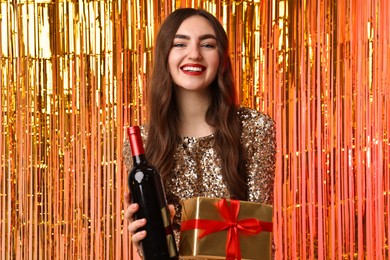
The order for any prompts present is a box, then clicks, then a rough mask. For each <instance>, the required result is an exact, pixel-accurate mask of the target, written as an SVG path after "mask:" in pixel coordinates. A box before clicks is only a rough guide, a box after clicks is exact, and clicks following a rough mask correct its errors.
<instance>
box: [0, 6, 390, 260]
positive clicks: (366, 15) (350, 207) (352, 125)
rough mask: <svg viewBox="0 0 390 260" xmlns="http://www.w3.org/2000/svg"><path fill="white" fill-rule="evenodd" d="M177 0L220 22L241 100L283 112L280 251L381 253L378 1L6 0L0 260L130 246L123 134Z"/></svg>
mask: <svg viewBox="0 0 390 260" xmlns="http://www.w3.org/2000/svg"><path fill="white" fill-rule="evenodd" d="M179 7H196V8H203V9H206V10H209V11H210V12H211V13H213V14H214V15H216V16H217V17H218V18H219V19H220V21H221V23H222V24H223V26H224V27H225V29H226V31H227V33H228V36H229V40H230V43H231V50H230V51H231V53H230V54H231V58H232V61H233V66H234V73H235V76H236V84H237V88H238V91H239V94H240V99H241V102H242V104H243V105H246V106H249V107H253V108H257V109H259V110H260V111H264V112H266V113H268V114H270V115H271V116H272V117H273V118H274V119H275V121H276V125H277V139H278V154H277V173H276V176H275V178H276V182H275V205H274V206H275V213H274V223H275V224H274V230H275V232H274V241H275V245H276V258H277V259H303V258H307V259H336V258H337V259H339V258H345V259H352V258H353V259H355V258H357V259H388V258H389V256H390V249H389V245H388V243H389V242H388V241H389V240H390V225H389V223H390V198H389V194H390V170H389V169H390V144H389V129H390V118H389V114H390V29H389V26H388V25H389V24H390V3H389V2H388V1H386V0H370V1H364V0H356V1H349V0H340V1H335V0H310V1H304V0H298V1H291V0H272V1H265V0H254V1H249V0H248V1H216V0H209V1H206V0H185V1H177V0H172V1H157V0H131V1H116V0H109V1H48V0H36V1H19V0H15V1H6V0H0V32H1V33H0V43H1V46H0V86H1V91H0V106H1V113H0V118H1V125H0V133H1V139H0V140H1V141H0V160H1V161H0V169H1V171H0V234H1V236H0V259H86V258H93V259H136V258H137V256H133V253H134V252H133V250H132V248H131V239H130V237H129V234H128V232H127V231H126V227H127V222H126V220H124V218H123V213H124V204H123V193H124V190H125V189H126V186H127V182H126V177H127V173H126V171H125V167H124V165H123V161H122V155H121V150H122V143H123V138H124V135H123V133H124V131H123V130H124V127H126V126H128V125H130V124H141V123H143V122H145V119H146V113H145V112H146V107H145V103H146V100H145V98H146V96H145V91H146V89H147V83H148V82H147V78H148V74H149V72H150V69H151V66H152V63H153V46H154V39H155V37H156V33H157V31H158V29H159V26H160V24H161V22H162V21H163V20H164V19H165V17H166V16H167V15H168V14H169V13H170V12H172V11H173V10H175V9H176V8H179ZM134 255H136V254H134Z"/></svg>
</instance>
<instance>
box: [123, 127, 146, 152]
mask: <svg viewBox="0 0 390 260" xmlns="http://www.w3.org/2000/svg"><path fill="white" fill-rule="evenodd" d="M127 135H128V137H129V142H130V147H131V153H132V154H133V156H137V155H141V154H145V151H144V146H143V144H142V138H141V130H140V128H139V126H137V125H135V126H130V127H129V128H128V129H127Z"/></svg>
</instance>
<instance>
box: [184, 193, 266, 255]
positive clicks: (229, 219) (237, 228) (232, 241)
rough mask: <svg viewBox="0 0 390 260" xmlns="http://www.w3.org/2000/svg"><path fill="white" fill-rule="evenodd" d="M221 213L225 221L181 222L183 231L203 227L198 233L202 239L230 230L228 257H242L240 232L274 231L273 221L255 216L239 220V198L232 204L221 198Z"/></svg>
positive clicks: (218, 206) (219, 207)
mask: <svg viewBox="0 0 390 260" xmlns="http://www.w3.org/2000/svg"><path fill="white" fill-rule="evenodd" d="M216 206H217V209H218V212H219V214H220V215H221V216H222V217H223V219H224V221H218V220H208V219H190V220H187V221H184V222H183V223H182V224H181V231H186V230H191V229H203V231H202V232H201V233H200V234H199V235H198V239H201V238H203V237H205V236H207V235H209V234H211V233H215V232H218V231H222V230H226V229H227V230H228V235H227V239H226V259H227V260H231V259H236V258H237V259H238V260H240V259H241V251H240V239H239V234H240V233H243V234H246V235H256V234H258V233H260V232H261V231H268V232H272V222H263V221H260V220H258V219H255V218H248V219H243V220H238V213H239V212H240V202H239V201H238V200H230V206H229V205H228V203H227V201H226V199H221V200H219V201H218V203H217V205H216Z"/></svg>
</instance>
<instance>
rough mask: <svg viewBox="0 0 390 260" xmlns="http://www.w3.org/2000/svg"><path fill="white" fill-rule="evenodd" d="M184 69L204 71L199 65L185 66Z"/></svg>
mask: <svg viewBox="0 0 390 260" xmlns="http://www.w3.org/2000/svg"><path fill="white" fill-rule="evenodd" d="M183 70H185V71H202V70H203V69H202V68H199V67H184V68H183Z"/></svg>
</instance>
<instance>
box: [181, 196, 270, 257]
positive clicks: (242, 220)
mask: <svg viewBox="0 0 390 260" xmlns="http://www.w3.org/2000/svg"><path fill="white" fill-rule="evenodd" d="M182 206H183V207H182V223H181V232H180V247H179V248H180V251H179V254H180V258H181V259H243V260H247V259H248V260H249V259H251V260H260V259H271V257H272V252H271V251H272V249H271V248H272V233H271V232H272V206H270V205H265V204H259V203H253V202H247V201H238V200H227V199H213V198H203V197H196V198H191V199H187V200H184V201H183V203H182Z"/></svg>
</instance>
